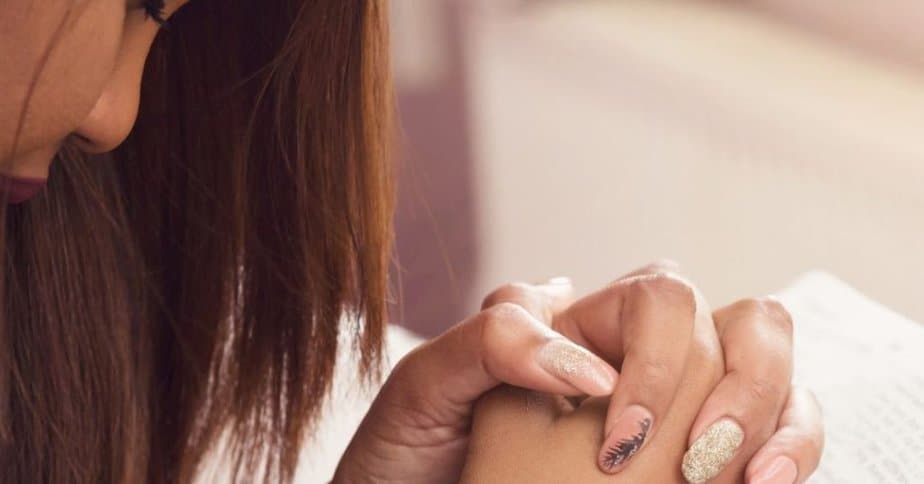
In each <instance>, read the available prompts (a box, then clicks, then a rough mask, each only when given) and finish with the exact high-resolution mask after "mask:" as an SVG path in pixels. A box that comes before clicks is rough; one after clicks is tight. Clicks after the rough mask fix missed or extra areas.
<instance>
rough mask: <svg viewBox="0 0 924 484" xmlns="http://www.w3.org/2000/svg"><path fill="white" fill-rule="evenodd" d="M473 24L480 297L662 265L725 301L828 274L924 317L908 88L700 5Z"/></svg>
mask: <svg viewBox="0 0 924 484" xmlns="http://www.w3.org/2000/svg"><path fill="white" fill-rule="evenodd" d="M473 26H474V27H473V28H474V30H473V32H472V35H471V48H470V56H469V59H470V62H471V64H470V76H471V79H472V87H473V100H474V102H475V107H474V111H473V113H474V114H473V117H472V120H473V126H474V132H475V138H474V139H475V140H476V142H477V148H476V151H475V153H476V156H475V160H476V163H477V165H476V173H477V176H476V184H475V187H476V197H477V200H478V202H479V205H478V207H479V211H478V214H479V218H478V220H479V223H480V230H478V233H479V234H480V237H481V241H482V243H481V246H482V247H483V250H482V260H481V263H480V266H481V268H482V270H481V273H480V274H479V277H478V279H477V281H476V287H477V288H478V289H479V290H481V291H483V290H488V289H489V288H490V287H493V286H494V285H496V284H498V283H500V282H502V281H506V280H510V279H526V280H530V279H538V278H542V277H546V276H549V275H554V274H558V273H563V274H569V275H572V276H573V277H574V278H575V279H576V280H578V281H579V282H580V283H582V284H583V286H584V287H592V286H597V285H599V284H602V283H604V282H606V281H607V280H609V279H611V278H613V277H615V276H616V275H618V274H620V273H622V272H624V271H627V270H629V269H631V268H633V267H634V266H636V265H639V264H641V263H643V262H645V261H648V260H651V259H654V258H657V257H661V256H670V257H673V258H676V259H679V260H680V261H681V262H682V263H683V264H684V265H685V266H686V267H687V269H688V270H689V272H690V273H691V274H692V275H693V276H694V278H695V279H696V280H697V281H698V282H699V283H700V284H701V285H702V286H703V287H704V289H705V290H706V292H707V295H709V296H711V298H712V299H714V300H716V301H718V302H721V301H725V300H728V299H730V298H734V297H739V296H744V295H754V294H762V293H766V292H770V291H773V290H775V289H777V288H780V287H781V286H782V285H784V284H785V283H787V282H788V281H790V280H791V279H792V278H794V277H795V276H796V275H797V274H799V273H801V272H803V271H806V270H810V269H815V268H821V269H827V270H830V271H832V272H833V273H835V274H837V275H839V276H841V277H843V278H845V279H846V280H848V281H849V282H851V283H853V284H854V285H856V286H857V287H859V288H860V289H861V290H863V291H865V292H867V293H868V294H870V295H871V296H873V297H874V298H876V299H879V300H881V301H883V302H885V303H886V304H888V305H890V306H892V307H894V308H896V309H898V310H899V311H902V312H904V313H906V314H909V315H912V316H914V317H916V318H918V319H924V297H922V291H921V288H922V286H924V254H922V249H924V217H922V209H924V191H922V190H921V187H922V185H924V142H922V140H924V136H922V134H924V133H922V130H924V80H922V78H920V77H919V76H918V74H917V73H914V72H911V71H903V70H902V69H900V68H898V67H895V66H894V65H891V64H888V63H885V62H879V61H877V60H875V59H874V58H873V57H870V56H866V55H861V54H858V53H856V52H853V51H851V50H849V49H841V48H839V47H836V46H833V45H832V44H829V43H827V42H821V41H818V40H817V39H815V38H813V37H811V36H806V35H802V34H800V33H798V32H795V31H792V30H790V29H787V28H782V27H781V26H780V25H778V24H775V23H772V22H767V21H765V19H764V18H762V17H760V16H758V15H753V14H750V13H747V12H744V11H741V10H739V9H730V10H726V9H725V8H724V7H723V6H721V5H714V4H713V5H707V4H704V3H702V2H683V3H673V2H632V1H622V2H611V3H609V4H606V3H603V2H596V3H590V4H587V3H585V4H578V3H574V2H572V3H567V4H564V5H560V6H550V7H543V8H538V9H534V10H531V11H529V12H526V13H523V14H521V15H516V16H513V17H507V18H506V19H504V18H502V17H501V18H500V19H499V17H494V16H492V17H491V18H485V17H482V18H476V19H475V21H474V22H473ZM476 297H477V296H474V295H473V303H474V299H475V298H476Z"/></svg>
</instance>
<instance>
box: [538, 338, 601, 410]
mask: <svg viewBox="0 0 924 484" xmlns="http://www.w3.org/2000/svg"><path fill="white" fill-rule="evenodd" d="M536 362H537V363H538V364H539V366H540V367H541V368H542V369H543V370H545V371H546V372H547V373H549V374H551V375H552V376H554V377H556V378H558V379H560V380H564V381H565V382H566V383H568V384H569V385H571V386H574V387H575V388H577V389H579V390H580V391H582V392H584V393H586V394H588V395H592V396H604V395H609V394H611V393H613V389H614V388H615V387H616V377H617V374H616V370H615V369H613V367H612V366H610V365H609V364H608V363H606V362H605V361H603V360H602V359H600V357H598V356H596V355H594V354H593V353H591V352H590V351H589V350H587V349H585V348H583V347H581V346H579V345H577V344H575V343H574V342H572V341H570V340H567V339H565V338H555V339H552V340H550V341H548V342H546V343H545V344H544V345H543V346H542V347H541V348H539V351H538V352H537V353H536Z"/></svg>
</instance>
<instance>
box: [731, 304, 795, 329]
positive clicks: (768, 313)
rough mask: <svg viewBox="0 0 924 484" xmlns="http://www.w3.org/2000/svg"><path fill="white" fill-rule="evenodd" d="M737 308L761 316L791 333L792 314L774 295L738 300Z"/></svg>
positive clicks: (745, 312)
mask: <svg viewBox="0 0 924 484" xmlns="http://www.w3.org/2000/svg"><path fill="white" fill-rule="evenodd" d="M737 306H738V309H739V310H740V311H742V312H743V313H744V314H748V315H757V316H761V317H762V318H763V319H764V320H766V321H769V322H771V323H772V324H774V325H775V326H776V327H778V328H779V329H781V330H783V331H784V332H785V333H786V334H792V325H793V323H792V315H790V314H789V311H788V310H787V309H786V307H785V306H783V303H781V302H780V301H779V300H778V299H776V298H774V297H756V298H749V299H744V300H742V301H739V302H738V304H737Z"/></svg>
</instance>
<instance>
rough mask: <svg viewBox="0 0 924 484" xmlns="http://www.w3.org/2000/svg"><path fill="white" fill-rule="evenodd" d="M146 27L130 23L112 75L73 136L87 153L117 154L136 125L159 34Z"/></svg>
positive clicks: (138, 23)
mask: <svg viewBox="0 0 924 484" xmlns="http://www.w3.org/2000/svg"><path fill="white" fill-rule="evenodd" d="M147 24H150V25H147ZM147 24H144V23H141V22H140V21H139V20H137V19H135V20H134V21H130V22H127V25H126V28H125V30H124V32H123V39H122V48H121V49H120V51H119V54H118V58H117V59H116V63H115V67H114V68H113V71H112V75H111V76H110V77H109V80H108V82H107V84H106V86H105V87H104V88H103V91H102V92H101V93H100V96H99V98H98V99H97V100H96V104H95V105H94V106H93V109H92V110H90V113H89V114H88V115H87V117H86V118H84V120H83V122H82V123H81V124H80V125H79V126H78V127H77V129H75V130H74V132H73V134H74V138H76V141H77V145H78V147H79V148H80V149H82V150H84V151H86V152H87V153H92V154H98V153H105V152H107V151H112V150H114V149H115V148H116V147H118V146H119V145H120V144H122V141H125V138H127V137H128V134H129V133H130V132H131V130H132V127H134V125H135V119H136V118H137V117H138V100H139V97H140V95H141V76H142V74H143V72H144V63H145V60H146V59H147V56H148V51H149V50H150V47H151V42H152V41H153V40H154V35H155V34H156V33H157V28H156V27H155V26H154V24H153V23H151V22H147Z"/></svg>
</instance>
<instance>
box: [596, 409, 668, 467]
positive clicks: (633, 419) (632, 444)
mask: <svg viewBox="0 0 924 484" xmlns="http://www.w3.org/2000/svg"><path fill="white" fill-rule="evenodd" d="M613 422H614V423H613V425H612V429H611V430H609V431H608V433H607V435H606V438H605V439H604V440H603V445H602V446H601V448H600V453H599V455H598V457H597V466H598V467H599V468H600V470H601V471H603V472H605V473H607V474H616V473H617V472H619V471H621V470H623V469H624V468H625V467H626V466H627V465H629V462H630V461H631V460H632V458H633V457H635V455H636V454H638V453H639V451H641V450H642V448H643V447H644V446H645V444H646V443H647V442H648V439H649V437H650V436H651V432H652V426H653V425H654V415H653V414H652V413H651V411H650V410H648V409H647V408H645V407H643V406H641V405H630V406H628V407H626V408H625V410H623V411H622V412H621V413H620V414H619V417H618V418H616V420H614V421H613Z"/></svg>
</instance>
